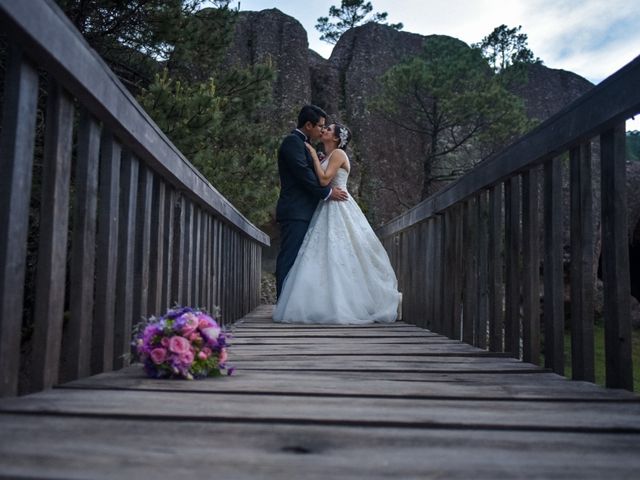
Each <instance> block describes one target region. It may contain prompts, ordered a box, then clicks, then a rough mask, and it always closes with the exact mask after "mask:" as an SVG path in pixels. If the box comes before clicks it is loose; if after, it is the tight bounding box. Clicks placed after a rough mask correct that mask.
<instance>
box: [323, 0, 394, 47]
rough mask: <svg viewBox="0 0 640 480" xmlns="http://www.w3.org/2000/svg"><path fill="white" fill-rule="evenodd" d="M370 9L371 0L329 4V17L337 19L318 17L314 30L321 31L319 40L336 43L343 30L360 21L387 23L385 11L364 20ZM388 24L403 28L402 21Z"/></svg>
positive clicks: (347, 0) (350, 0)
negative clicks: (335, 4) (337, 4)
mask: <svg viewBox="0 0 640 480" xmlns="http://www.w3.org/2000/svg"><path fill="white" fill-rule="evenodd" d="M372 10H373V6H372V5H371V2H366V3H365V2H364V0H342V2H341V3H340V8H338V7H336V6H331V8H329V17H332V18H333V19H337V20H338V21H337V22H336V21H334V22H332V21H331V20H330V19H329V17H320V18H318V20H317V21H318V23H317V24H316V30H318V31H319V32H320V33H322V36H321V37H320V40H323V41H325V42H327V43H337V41H338V39H339V38H340V37H341V36H342V34H343V33H344V32H346V31H347V30H349V29H350V28H353V27H356V26H358V25H361V24H362V23H369V22H376V23H382V24H385V25H387V12H382V13H374V14H373V16H372V17H371V18H369V19H368V20H366V21H364V20H365V18H366V17H367V15H369V14H370V13H371V11H372ZM389 26H390V27H392V28H395V29H396V30H402V28H403V25H402V23H394V24H390V25H389Z"/></svg>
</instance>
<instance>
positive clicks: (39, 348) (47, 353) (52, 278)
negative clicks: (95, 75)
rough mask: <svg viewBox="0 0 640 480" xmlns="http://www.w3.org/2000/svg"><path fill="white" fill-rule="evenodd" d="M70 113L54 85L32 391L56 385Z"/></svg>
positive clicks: (49, 108) (44, 184)
mask: <svg viewBox="0 0 640 480" xmlns="http://www.w3.org/2000/svg"><path fill="white" fill-rule="evenodd" d="M73 112H74V108H73V101H72V99H71V97H70V96H69V95H68V94H67V92H65V91H64V90H63V89H62V87H60V86H59V85H58V84H56V83H55V82H50V85H49V91H48V92H47V120H46V132H45V144H44V165H43V169H42V201H41V203H40V230H39V232H38V234H39V239H38V266H37V274H36V298H35V307H34V336H33V359H32V364H31V375H30V385H29V387H30V390H36V391H37V390H43V389H46V388H51V387H52V386H53V385H54V384H55V383H57V381H58V374H59V367H60V347H61V345H62V321H63V315H64V295H65V283H66V282H65V279H66V266H67V235H68V231H69V229H68V223H69V184H70V179H71V148H72V133H73V120H74V113H73Z"/></svg>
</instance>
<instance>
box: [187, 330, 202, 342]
mask: <svg viewBox="0 0 640 480" xmlns="http://www.w3.org/2000/svg"><path fill="white" fill-rule="evenodd" d="M189 341H190V342H191V343H196V342H200V341H202V337H201V336H200V334H199V333H198V332H193V333H192V334H191V335H189Z"/></svg>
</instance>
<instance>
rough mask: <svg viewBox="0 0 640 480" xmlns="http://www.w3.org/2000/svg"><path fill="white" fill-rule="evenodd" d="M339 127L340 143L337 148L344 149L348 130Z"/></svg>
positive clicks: (342, 126)
mask: <svg viewBox="0 0 640 480" xmlns="http://www.w3.org/2000/svg"><path fill="white" fill-rule="evenodd" d="M339 126H340V143H339V144H338V148H344V147H346V146H347V143H349V130H347V127H345V126H344V125H339Z"/></svg>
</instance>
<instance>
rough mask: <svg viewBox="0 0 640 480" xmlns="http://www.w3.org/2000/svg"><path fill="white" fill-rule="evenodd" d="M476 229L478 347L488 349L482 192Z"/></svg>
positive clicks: (484, 199) (485, 224)
mask: <svg viewBox="0 0 640 480" xmlns="http://www.w3.org/2000/svg"><path fill="white" fill-rule="evenodd" d="M476 202H477V204H476V229H477V234H476V235H477V239H476V242H475V249H476V259H477V260H476V265H477V267H478V274H477V277H478V282H477V293H476V301H477V307H476V308H477V312H478V313H477V314H476V335H475V337H476V343H475V344H476V346H478V347H479V348H485V349H486V348H487V325H488V323H489V298H488V295H489V291H488V288H489V287H488V266H487V249H488V248H489V239H488V232H487V221H486V220H485V212H486V206H487V200H486V192H485V191H481V192H479V193H478V195H477V197H476Z"/></svg>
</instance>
